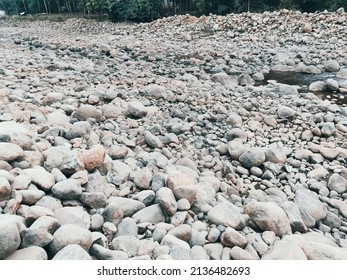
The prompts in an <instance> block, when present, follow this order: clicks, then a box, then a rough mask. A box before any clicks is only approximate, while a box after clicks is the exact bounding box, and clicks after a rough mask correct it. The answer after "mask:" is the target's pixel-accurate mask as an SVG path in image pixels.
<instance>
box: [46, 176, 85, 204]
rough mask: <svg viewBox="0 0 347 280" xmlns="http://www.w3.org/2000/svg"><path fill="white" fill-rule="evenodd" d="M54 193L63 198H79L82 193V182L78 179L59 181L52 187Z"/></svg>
mask: <svg viewBox="0 0 347 280" xmlns="http://www.w3.org/2000/svg"><path fill="white" fill-rule="evenodd" d="M52 193H53V194H54V195H55V196H56V197H58V198H60V199H63V200H69V199H76V198H79V197H80V196H81V194H82V187H81V183H80V181H79V180H76V179H67V180H64V181H61V182H58V183H56V184H55V185H54V186H53V187H52Z"/></svg>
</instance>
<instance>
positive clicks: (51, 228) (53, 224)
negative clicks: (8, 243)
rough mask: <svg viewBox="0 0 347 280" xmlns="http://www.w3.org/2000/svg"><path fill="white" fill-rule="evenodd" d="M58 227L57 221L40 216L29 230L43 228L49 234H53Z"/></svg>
mask: <svg viewBox="0 0 347 280" xmlns="http://www.w3.org/2000/svg"><path fill="white" fill-rule="evenodd" d="M59 227H60V222H59V220H58V219H56V218H54V217H49V216H42V217H40V218H38V219H37V220H36V221H35V222H34V223H33V224H32V225H31V226H30V229H38V228H43V229H45V230H46V231H48V232H49V233H50V234H53V233H54V232H55V231H56V230H57V229H58V228H59Z"/></svg>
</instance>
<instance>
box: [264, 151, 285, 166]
mask: <svg viewBox="0 0 347 280" xmlns="http://www.w3.org/2000/svg"><path fill="white" fill-rule="evenodd" d="M265 161H271V162H272V163H276V164H284V163H285V162H286V161H287V156H286V154H285V152H284V149H283V148H278V147H274V148H272V147H271V148H267V149H265Z"/></svg>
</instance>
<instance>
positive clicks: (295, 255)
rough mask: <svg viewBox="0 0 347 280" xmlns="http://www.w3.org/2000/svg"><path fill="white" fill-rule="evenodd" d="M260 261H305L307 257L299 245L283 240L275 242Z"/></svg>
mask: <svg viewBox="0 0 347 280" xmlns="http://www.w3.org/2000/svg"><path fill="white" fill-rule="evenodd" d="M262 260H307V257H306V255H305V253H304V251H303V250H302V249H301V248H300V246H299V245H297V244H296V243H295V242H293V241H290V240H286V239H285V238H284V239H282V240H279V241H277V242H276V243H275V244H274V246H273V247H272V248H271V249H270V251H269V252H268V253H266V254H264V255H263V257H262Z"/></svg>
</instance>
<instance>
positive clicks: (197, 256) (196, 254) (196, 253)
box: [190, 245, 210, 260]
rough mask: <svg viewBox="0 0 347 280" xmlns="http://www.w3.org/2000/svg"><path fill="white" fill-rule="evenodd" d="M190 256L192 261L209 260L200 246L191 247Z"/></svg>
mask: <svg viewBox="0 0 347 280" xmlns="http://www.w3.org/2000/svg"><path fill="white" fill-rule="evenodd" d="M190 256H191V259H192V260H209V259H210V257H209V256H208V255H207V254H206V252H205V250H204V248H203V247H201V246H198V245H196V246H193V247H192V248H191V249H190Z"/></svg>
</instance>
